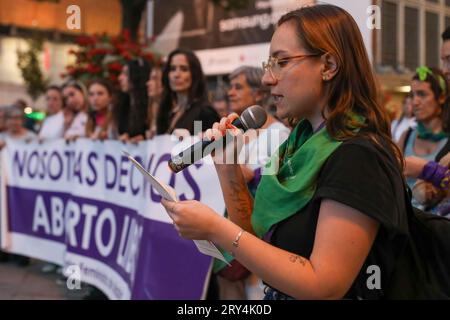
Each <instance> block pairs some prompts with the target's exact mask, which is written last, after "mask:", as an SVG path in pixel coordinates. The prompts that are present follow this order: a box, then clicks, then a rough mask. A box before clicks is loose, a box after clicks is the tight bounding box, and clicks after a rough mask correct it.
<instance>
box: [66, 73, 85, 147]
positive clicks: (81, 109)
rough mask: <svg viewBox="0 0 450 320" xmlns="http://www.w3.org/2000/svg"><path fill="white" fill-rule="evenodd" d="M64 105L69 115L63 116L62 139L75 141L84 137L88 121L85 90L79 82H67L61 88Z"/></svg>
mask: <svg viewBox="0 0 450 320" xmlns="http://www.w3.org/2000/svg"><path fill="white" fill-rule="evenodd" d="M62 90H63V97H64V103H65V105H66V107H67V110H68V111H69V113H67V114H66V115H65V119H66V120H65V121H66V129H65V132H64V139H66V140H76V139H77V138H80V137H84V136H86V123H87V120H88V115H87V110H88V99H87V90H86V87H85V85H84V84H83V83H81V82H79V81H73V80H71V81H68V82H67V83H65V84H64V85H63V87H62Z"/></svg>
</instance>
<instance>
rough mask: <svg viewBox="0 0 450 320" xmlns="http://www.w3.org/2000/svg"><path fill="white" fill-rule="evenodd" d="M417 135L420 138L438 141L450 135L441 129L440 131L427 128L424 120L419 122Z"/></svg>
mask: <svg viewBox="0 0 450 320" xmlns="http://www.w3.org/2000/svg"><path fill="white" fill-rule="evenodd" d="M417 136H418V137H419V138H420V139H423V140H428V141H433V142H438V141H441V140H442V139H445V138H447V137H448V135H447V134H446V133H445V132H443V131H441V132H439V133H433V132H431V131H430V130H428V129H427V128H425V126H424V125H423V123H422V122H419V123H418V124H417Z"/></svg>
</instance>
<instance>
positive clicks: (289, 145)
mask: <svg viewBox="0 0 450 320" xmlns="http://www.w3.org/2000/svg"><path fill="white" fill-rule="evenodd" d="M350 118H351V119H352V120H353V121H354V122H357V123H359V124H361V123H364V122H365V118H364V117H362V116H358V115H352V116H350ZM354 130H356V131H357V130H359V129H358V128H355V129H354ZM341 144H342V141H337V140H334V139H332V138H331V137H330V136H329V134H328V131H327V129H326V127H323V128H321V129H319V130H318V131H317V132H313V128H312V127H311V124H310V123H309V122H308V121H307V120H302V121H301V122H300V123H299V124H298V125H297V126H296V127H295V128H294V130H293V131H292V132H291V134H290V135H289V137H288V139H287V140H286V141H285V142H284V143H283V144H282V145H281V146H280V147H279V149H278V152H276V153H275V154H274V155H273V156H272V157H271V160H270V162H269V163H268V164H267V165H266V168H265V172H264V174H263V175H262V179H261V181H260V183H259V185H258V188H257V190H256V195H255V201H254V207H253V212H252V226H253V230H254V231H255V233H256V235H257V236H258V237H260V238H263V237H264V235H266V233H267V232H268V231H269V230H270V228H271V227H272V226H273V225H275V224H276V223H278V222H280V221H282V220H284V219H286V218H288V217H290V216H292V215H293V214H295V213H297V212H298V211H299V210H301V209H302V208H303V207H305V206H306V205H307V204H308V202H309V201H310V200H311V199H312V197H313V196H314V192H315V190H316V183H317V176H318V174H319V172H320V169H321V168H322V166H323V165H324V163H325V161H326V160H327V159H328V158H329V157H330V155H331V154H332V153H333V152H334V151H335V150H336V149H337V148H338V147H339V146H340V145H341ZM278 167H279V170H278V171H277V170H276V168H278ZM274 168H275V169H274ZM273 170H275V172H277V174H267V173H270V172H268V171H273ZM220 251H221V252H222V253H223V255H224V257H225V258H226V260H227V261H228V262H230V261H232V260H233V259H234V258H233V257H232V256H231V255H230V254H229V253H228V252H226V251H225V250H222V249H220ZM225 266H226V264H225V263H224V262H223V261H220V260H217V259H215V260H214V266H213V272H214V273H217V272H219V271H220V270H221V269H223V268H224V267H225Z"/></svg>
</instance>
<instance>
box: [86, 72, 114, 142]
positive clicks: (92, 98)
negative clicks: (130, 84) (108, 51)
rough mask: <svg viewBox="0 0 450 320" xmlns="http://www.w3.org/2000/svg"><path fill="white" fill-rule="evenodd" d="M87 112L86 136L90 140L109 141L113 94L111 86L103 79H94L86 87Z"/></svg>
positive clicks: (110, 136)
mask: <svg viewBox="0 0 450 320" xmlns="http://www.w3.org/2000/svg"><path fill="white" fill-rule="evenodd" d="M88 94H89V104H90V106H91V108H92V110H91V111H90V112H89V118H88V122H87V124H86V136H87V137H89V138H91V139H100V140H104V139H111V138H112V137H113V135H112V130H111V125H110V122H111V109H112V107H111V106H112V101H113V98H114V92H113V88H112V86H111V84H110V83H109V82H108V81H107V80H105V79H95V80H93V81H91V82H90V83H89V86H88Z"/></svg>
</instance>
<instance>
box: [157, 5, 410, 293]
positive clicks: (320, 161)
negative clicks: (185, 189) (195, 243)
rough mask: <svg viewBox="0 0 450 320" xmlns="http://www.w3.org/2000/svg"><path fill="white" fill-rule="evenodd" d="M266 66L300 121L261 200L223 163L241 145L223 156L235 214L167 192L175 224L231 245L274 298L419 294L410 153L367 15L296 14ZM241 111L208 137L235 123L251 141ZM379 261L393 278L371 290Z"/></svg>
mask: <svg viewBox="0 0 450 320" xmlns="http://www.w3.org/2000/svg"><path fill="white" fill-rule="evenodd" d="M264 69H265V73H264V76H263V78H262V81H263V82H264V84H265V85H267V86H269V87H270V88H271V94H272V96H273V97H274V99H275V104H276V109H277V115H278V117H280V118H292V119H297V124H296V126H295V127H294V130H293V131H292V132H291V134H290V136H289V138H288V139H287V141H286V142H285V143H283V144H282V145H281V147H280V149H279V152H278V154H276V155H274V156H273V157H272V159H271V166H270V167H272V168H273V167H276V165H278V167H279V169H278V170H277V171H275V172H272V174H270V172H268V173H266V174H265V175H263V177H262V179H261V182H260V184H259V186H258V189H257V191H256V196H255V198H254V199H253V198H252V197H251V196H250V193H249V192H248V189H247V186H246V183H245V180H244V177H243V174H242V171H241V170H240V167H239V164H236V163H233V164H220V162H221V161H219V160H221V159H220V157H223V156H224V154H225V155H226V153H227V152H228V149H232V148H227V150H225V153H222V154H221V153H218V154H215V156H214V159H215V163H216V164H215V166H216V170H217V173H218V176H219V180H220V185H221V188H222V192H223V195H224V199H225V204H226V207H227V211H228V214H229V216H228V219H226V218H224V217H222V216H220V215H219V214H217V213H216V212H214V211H213V210H212V209H211V208H209V207H207V206H206V205H204V204H202V203H200V202H198V201H180V202H171V201H166V200H162V204H163V206H164V207H165V209H166V210H167V211H168V212H170V214H171V215H172V217H173V220H174V227H175V229H176V230H177V231H178V232H179V234H180V235H181V236H182V237H184V238H189V239H207V240H210V241H212V242H214V243H215V244H217V245H218V246H220V247H221V248H223V249H224V250H226V251H228V252H230V253H231V254H232V255H233V256H234V257H235V259H237V260H238V261H239V262H240V263H242V264H243V265H244V266H245V267H246V268H247V269H249V270H250V271H251V272H253V273H255V274H256V275H258V276H259V277H261V279H262V280H263V281H264V283H265V284H266V286H267V287H266V295H265V299H270V300H273V299H342V298H346V299H382V298H400V297H402V298H414V297H416V295H415V294H416V293H417V292H416V291H414V286H415V285H416V284H417V281H416V275H415V274H414V272H413V269H412V268H413V267H414V265H413V264H412V263H404V264H402V267H401V274H402V276H401V277H396V276H395V275H397V274H398V273H397V272H396V271H397V268H398V267H397V265H398V262H399V261H400V260H401V261H410V259H411V256H410V254H411V248H409V243H410V242H409V241H408V240H409V238H410V234H409V229H408V224H407V216H406V209H405V208H406V205H407V202H406V200H405V198H404V196H403V195H404V191H405V189H404V184H403V177H402V171H403V168H402V154H401V151H400V150H399V149H398V147H397V146H396V145H395V143H394V142H393V141H392V139H391V134H390V125H389V118H388V115H387V112H386V110H385V109H383V107H382V106H381V104H380V103H378V102H377V100H378V99H377V97H379V95H378V88H377V86H376V83H375V77H374V74H373V71H372V67H371V63H370V61H369V59H368V56H367V52H366V49H365V47H364V43H363V40H362V36H361V34H360V32H359V29H358V26H357V24H356V22H355V21H354V20H353V18H352V17H351V16H350V15H349V14H348V13H347V12H346V11H345V10H343V9H341V8H339V7H336V6H333V5H328V4H319V5H315V6H309V7H303V8H301V9H298V10H295V11H292V12H289V13H287V14H286V15H284V16H283V17H281V19H280V20H279V22H278V27H277V29H276V31H275V32H274V34H273V37H272V40H271V44H270V58H269V61H268V62H267V63H265V64H264ZM236 117H237V115H236V114H233V115H230V116H229V117H227V118H222V120H221V121H220V123H215V124H214V125H213V128H212V129H209V130H207V132H206V133H205V135H206V137H209V138H212V137H216V138H217V137H221V136H222V135H223V134H224V133H225V131H226V130H227V129H228V132H229V133H231V134H234V135H235V136H236V139H240V138H241V137H242V135H241V133H240V131H239V130H236V129H233V128H232V126H231V121H232V120H233V119H235V118H236ZM228 147H230V145H228ZM274 164H275V166H274ZM405 248H406V249H405ZM373 265H377V266H380V268H379V272H380V279H381V283H380V286H379V287H371V288H369V287H368V286H367V281H368V277H370V272H369V273H368V270H370V269H368V268H370V266H373ZM399 288H401V289H399Z"/></svg>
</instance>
